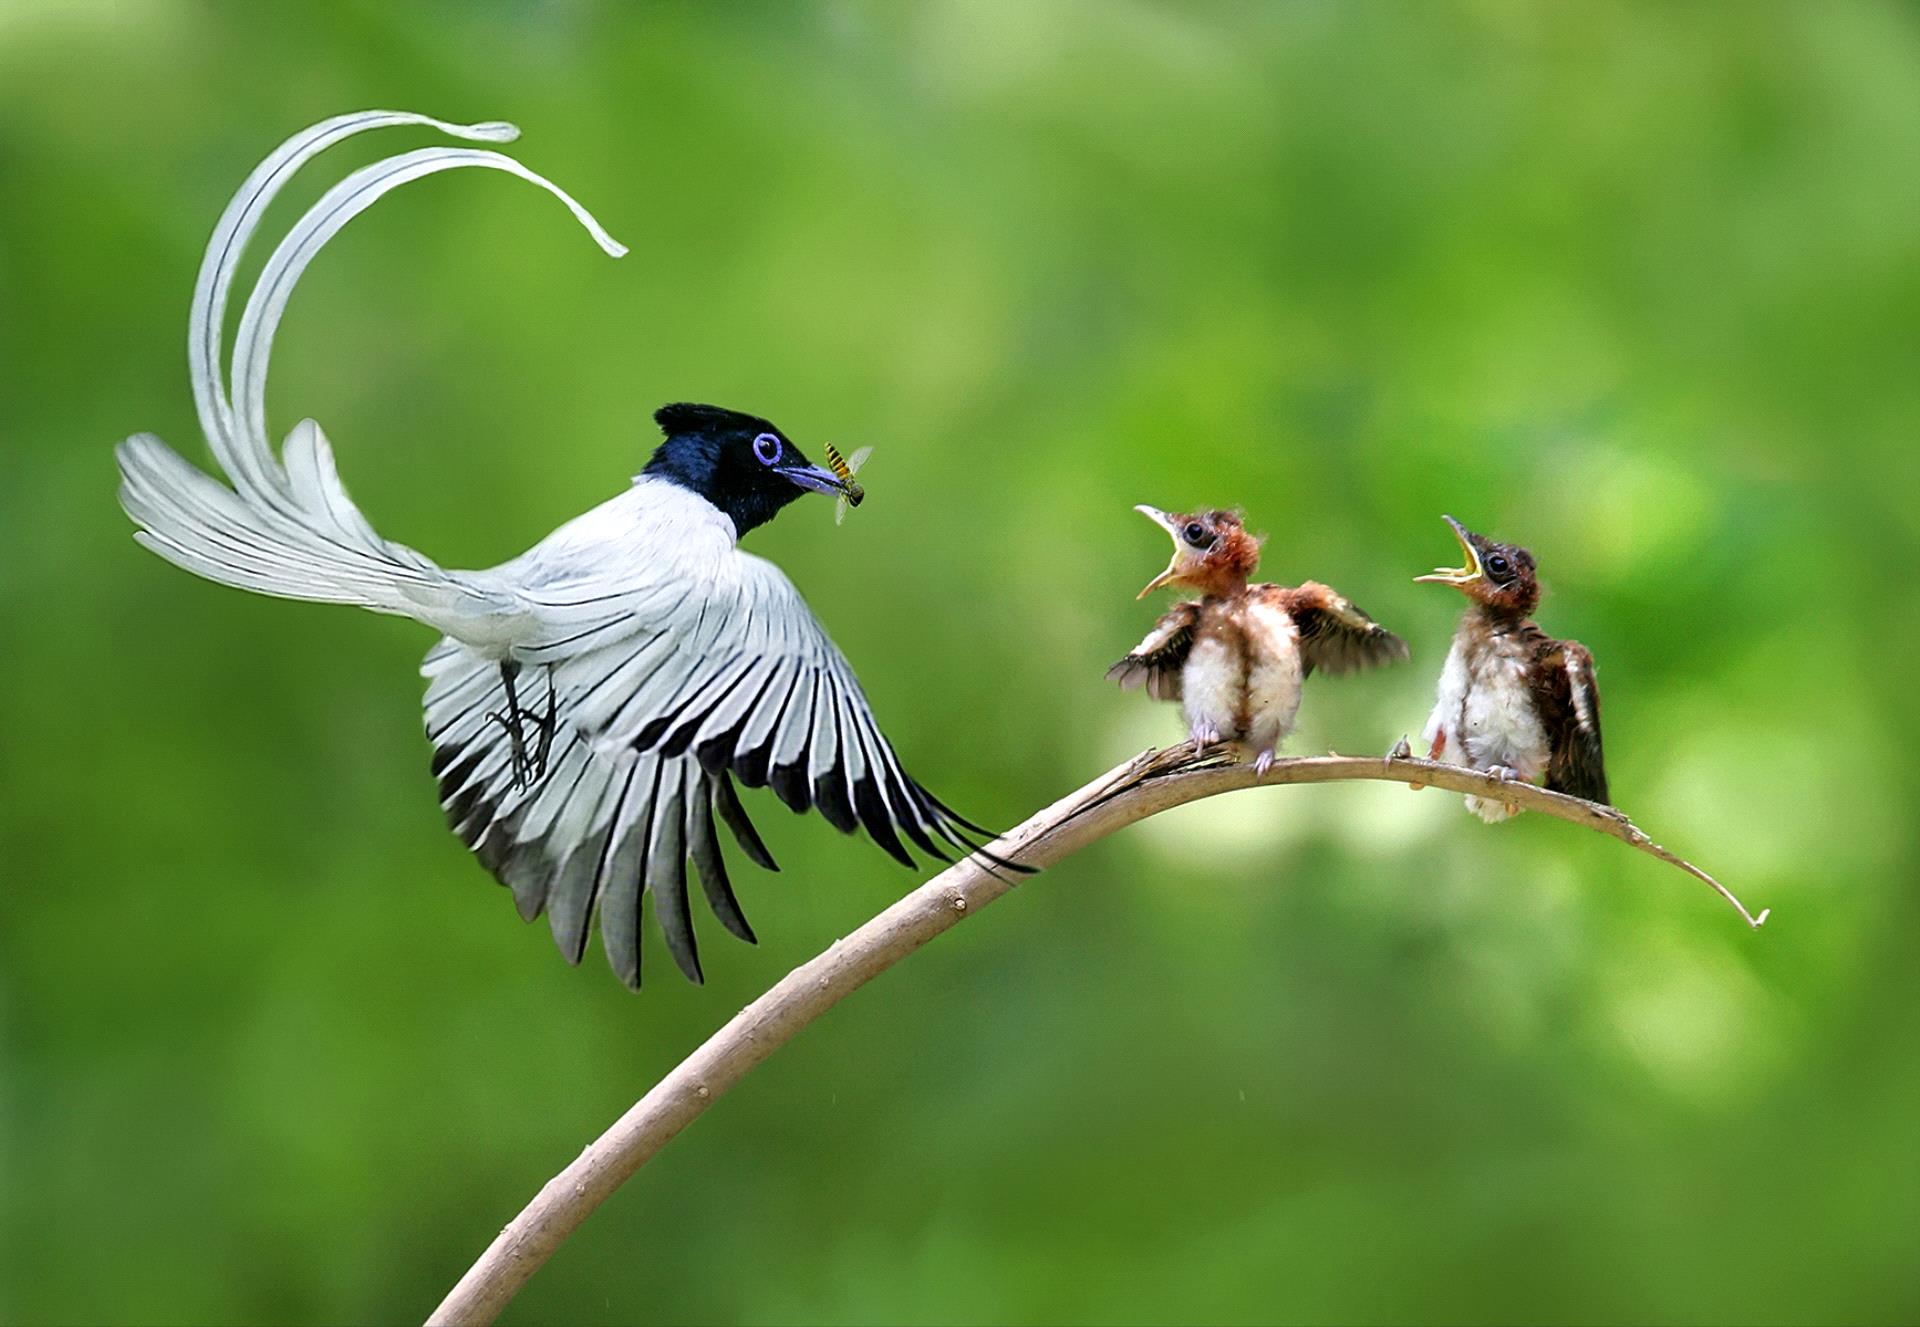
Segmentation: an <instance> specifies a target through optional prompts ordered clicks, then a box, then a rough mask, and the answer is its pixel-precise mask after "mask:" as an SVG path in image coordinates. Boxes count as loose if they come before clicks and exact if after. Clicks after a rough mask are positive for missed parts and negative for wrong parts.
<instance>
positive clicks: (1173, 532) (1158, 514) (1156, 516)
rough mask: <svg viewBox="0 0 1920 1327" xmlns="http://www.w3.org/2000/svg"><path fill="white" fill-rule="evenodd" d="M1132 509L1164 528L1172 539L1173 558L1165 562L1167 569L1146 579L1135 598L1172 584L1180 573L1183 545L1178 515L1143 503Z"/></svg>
mask: <svg viewBox="0 0 1920 1327" xmlns="http://www.w3.org/2000/svg"><path fill="white" fill-rule="evenodd" d="M1134 510H1135V511H1137V512H1139V513H1140V514H1141V515H1142V516H1144V517H1146V518H1147V519H1148V520H1150V521H1152V522H1154V523H1155V524H1156V525H1158V526H1160V527H1161V528H1162V529H1164V530H1165V531H1166V532H1167V535H1168V537H1169V538H1171V539H1172V540H1173V559H1172V561H1170V562H1168V563H1167V569H1166V570H1165V571H1163V572H1161V573H1160V574H1159V575H1158V576H1155V577H1154V578H1153V579H1152V580H1150V581H1148V582H1147V588H1146V589H1144V590H1142V591H1140V593H1139V594H1137V595H1135V596H1134V598H1136V599H1145V598H1146V597H1147V596H1148V595H1150V594H1152V593H1153V592H1154V591H1155V590H1157V589H1159V588H1160V587H1161V586H1163V585H1170V584H1172V583H1173V581H1174V580H1175V578H1177V577H1178V576H1179V575H1180V555H1181V553H1182V552H1183V551H1184V549H1185V546H1184V545H1183V544H1181V542H1180V518H1179V517H1177V516H1174V515H1172V514H1171V513H1169V512H1164V511H1161V510H1160V509H1159V508H1158V507H1149V506H1147V505H1146V504H1145V503H1142V504H1141V505H1139V506H1138V507H1135V508H1134Z"/></svg>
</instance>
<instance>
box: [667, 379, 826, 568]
mask: <svg viewBox="0 0 1920 1327" xmlns="http://www.w3.org/2000/svg"><path fill="white" fill-rule="evenodd" d="M653 418H654V422H655V423H657V424H659V425H660V431H661V432H662V433H664V434H666V441H665V442H662V443H661V444H660V445H659V446H658V447H656V448H654V451H653V455H652V456H651V457H650V458H649V459H648V461H647V464H646V467H645V470H644V473H646V474H650V475H658V476H659V477H661V478H662V479H670V480H672V481H673V482H674V483H676V484H678V485H680V486H681V487H682V488H686V489H691V490H692V491H693V492H695V493H698V494H699V495H700V496H701V497H703V498H705V499H706V500H707V501H709V502H711V503H712V504H713V505H714V506H716V507H718V508H719V509H720V510H721V511H723V512H725V513H726V514H727V516H728V518H729V519H731V520H732V521H733V528H734V531H735V532H736V534H740V535H744V534H746V533H747V531H749V530H751V529H753V528H754V527H755V526H759V525H765V524H766V523H767V522H768V521H770V520H772V519H773V518H774V517H775V516H777V515H779V513H780V509H781V508H782V507H784V506H786V505H787V504H788V503H789V502H792V501H793V500H794V499H795V498H797V497H799V496H800V495H801V494H802V493H806V492H808V491H812V492H815V493H831V494H846V495H848V496H851V495H852V490H850V489H849V488H848V486H847V483H846V481H844V480H842V479H840V478H839V477H838V476H837V475H835V474H833V473H832V472H831V471H829V470H823V469H821V468H820V467H819V466H817V465H815V464H814V463H813V462H812V461H809V460H808V459H807V458H806V457H805V456H803V455H801V453H800V449H799V448H798V447H796V446H794V445H793V442H792V440H791V439H789V438H788V437H787V435H786V434H784V433H782V432H781V431H780V430H779V429H777V428H775V427H774V426H773V424H772V423H771V422H770V421H768V420H765V419H762V418H761V417H760V416H758V415H749V414H745V413H742V412H741V411H738V410H724V409H722V408H721V407H719V406H715V405H692V404H688V403H684V402H683V403H679V404H675V405H665V406H661V407H660V409H658V410H656V411H655V412H654V415H653Z"/></svg>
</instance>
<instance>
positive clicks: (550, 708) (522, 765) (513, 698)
mask: <svg viewBox="0 0 1920 1327" xmlns="http://www.w3.org/2000/svg"><path fill="white" fill-rule="evenodd" d="M519 676H520V665H519V663H518V662H516V661H514V660H511V659H509V660H506V661H505V662H503V663H502V664H501V665H500V681H501V683H502V685H504V686H505V687H506V691H507V708H506V711H505V712H504V713H503V712H501V711H499V710H494V711H492V712H491V713H489V714H488V715H487V719H488V721H489V722H491V723H497V724H499V725H500V727H501V729H502V730H504V731H505V733H506V735H507V755H508V760H509V761H510V763H511V765H512V769H513V786H514V787H516V788H531V787H532V786H533V785H534V784H536V783H538V782H540V780H541V779H543V778H545V777H546V775H547V758H548V757H549V756H550V755H552V754H553V732H554V728H555V726H556V721H557V719H558V717H559V697H558V696H557V695H556V694H555V692H554V689H553V666H552V665H551V664H549V665H548V666H547V710H546V713H545V714H533V713H531V712H529V711H527V710H523V709H521V708H520V696H519V692H518V691H517V690H516V689H515V687H514V682H515V680H516V679H517V678H518V677H519ZM528 724H531V725H532V726H533V730H534V734H535V739H534V741H533V743H532V744H531V747H530V746H529V744H528V742H527V735H526V725H528Z"/></svg>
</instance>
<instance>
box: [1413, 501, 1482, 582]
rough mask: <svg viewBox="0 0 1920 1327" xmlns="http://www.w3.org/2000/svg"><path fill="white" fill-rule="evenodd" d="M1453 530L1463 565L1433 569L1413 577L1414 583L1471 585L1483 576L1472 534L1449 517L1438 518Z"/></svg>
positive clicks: (1478, 553)
mask: <svg viewBox="0 0 1920 1327" xmlns="http://www.w3.org/2000/svg"><path fill="white" fill-rule="evenodd" d="M1440 519H1441V520H1443V521H1445V522H1446V523H1447V524H1448V526H1450V527H1451V528H1452V530H1453V537H1454V538H1455V539H1458V540H1459V541H1460V549H1461V552H1462V553H1463V554H1465V556H1464V558H1463V559H1462V562H1463V565H1461V566H1458V567H1435V568H1434V569H1433V571H1432V572H1431V573H1429V574H1428V575H1425V576H1415V577H1414V578H1413V579H1414V580H1415V581H1431V582H1433V583H1434V584H1436V585H1471V584H1473V582H1475V581H1477V580H1479V579H1480V577H1481V576H1482V575H1483V574H1484V573H1483V572H1482V571H1481V568H1480V550H1478V549H1477V548H1475V547H1474V546H1473V536H1472V533H1471V532H1470V531H1469V530H1468V529H1467V527H1466V526H1464V525H1462V524H1460V522H1458V521H1456V520H1454V519H1453V517H1451V516H1443V517H1441V518H1440Z"/></svg>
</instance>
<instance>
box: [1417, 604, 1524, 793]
mask: <svg viewBox="0 0 1920 1327" xmlns="http://www.w3.org/2000/svg"><path fill="white" fill-rule="evenodd" d="M1478 645H1479V648H1477V649H1470V648H1469V644H1468V642H1467V640H1466V639H1465V638H1464V634H1463V636H1461V637H1455V639H1454V643H1453V649H1452V650H1450V651H1449V652H1448V654H1447V662H1446V666H1445V667H1444V668H1442V669H1441V672H1440V690H1439V694H1438V696H1437V698H1436V700H1435V702H1434V707H1433V713H1432V715H1431V716H1430V717H1429V718H1428V719H1427V727H1426V739H1427V741H1428V743H1429V744H1431V743H1432V742H1434V741H1435V740H1440V741H1442V742H1443V747H1442V749H1441V752H1440V758H1441V759H1443V760H1446V761H1449V762H1450V763H1452V764H1455V765H1465V766H1467V767H1468V768H1470V769H1478V770H1486V769H1491V768H1493V767H1494V766H1496V765H1502V766H1505V767H1506V768H1508V769H1510V770H1512V771H1513V772H1514V773H1515V774H1516V775H1517V776H1518V777H1520V778H1521V779H1524V780H1526V781H1527V782H1529V783H1532V782H1535V781H1537V780H1538V779H1539V778H1540V776H1541V775H1543V774H1545V773H1546V769H1547V755H1548V749H1547V735H1546V731H1545V730H1544V729H1543V728H1541V726H1540V719H1539V716H1538V715H1537V714H1536V713H1535V711H1534V706H1533V693H1532V692H1531V691H1530V690H1529V688H1528V686H1527V675H1526V658H1525V656H1524V655H1523V653H1522V649H1521V646H1520V644H1519V643H1518V642H1515V641H1512V640H1510V639H1509V638H1507V637H1504V636H1501V637H1494V638H1491V639H1487V638H1484V637H1483V638H1481V639H1480V641H1479V642H1478Z"/></svg>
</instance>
